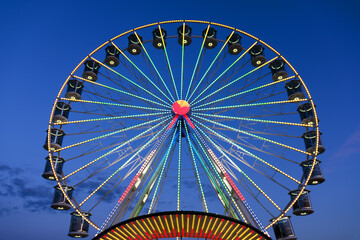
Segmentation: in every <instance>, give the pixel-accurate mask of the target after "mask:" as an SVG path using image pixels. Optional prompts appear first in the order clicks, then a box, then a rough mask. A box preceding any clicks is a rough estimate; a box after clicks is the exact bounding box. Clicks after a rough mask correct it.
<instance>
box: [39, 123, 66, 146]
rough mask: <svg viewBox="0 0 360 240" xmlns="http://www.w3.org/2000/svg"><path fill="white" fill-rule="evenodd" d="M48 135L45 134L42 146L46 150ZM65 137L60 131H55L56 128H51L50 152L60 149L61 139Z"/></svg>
mask: <svg viewBox="0 0 360 240" xmlns="http://www.w3.org/2000/svg"><path fill="white" fill-rule="evenodd" d="M46 132H48V130H46ZM47 136H48V135H47V134H46V139H45V144H44V148H45V149H46V150H48V149H49V146H48V137H47ZM64 136H65V132H64V131H63V130H61V129H57V128H52V129H51V130H50V150H57V149H60V148H61V145H62V142H63V139H64Z"/></svg>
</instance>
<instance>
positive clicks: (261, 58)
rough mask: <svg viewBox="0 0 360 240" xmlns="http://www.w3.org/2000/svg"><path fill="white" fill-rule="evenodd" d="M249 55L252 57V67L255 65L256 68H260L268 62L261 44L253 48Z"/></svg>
mask: <svg viewBox="0 0 360 240" xmlns="http://www.w3.org/2000/svg"><path fill="white" fill-rule="evenodd" d="M249 54H250V56H251V65H253V66H254V67H259V66H261V65H262V64H264V63H265V62H266V58H265V55H264V47H263V46H261V45H260V44H256V45H255V46H253V47H252V48H251V49H250V51H249Z"/></svg>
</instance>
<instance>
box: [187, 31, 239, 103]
mask: <svg viewBox="0 0 360 240" xmlns="http://www.w3.org/2000/svg"><path fill="white" fill-rule="evenodd" d="M234 32H235V31H234V30H233V31H232V32H231V34H230V36H229V37H228V38H227V39H226V41H225V43H224V44H223V46H222V47H221V49H220V50H219V52H218V53H217V55H216V56H215V58H214V59H213V61H212V62H211V64H210V66H209V67H208V69H207V70H206V72H205V73H204V74H203V76H202V77H201V79H200V81H199V82H198V84H197V85H196V87H195V89H194V90H193V92H192V93H191V94H190V96H189V99H187V101H190V99H191V97H192V96H193V95H194V93H195V92H196V90H197V89H198V87H199V86H200V84H201V83H202V81H203V80H204V78H205V77H206V75H207V74H208V72H209V71H210V69H211V67H212V66H213V65H214V63H215V62H216V60H217V59H218V57H219V56H220V54H221V53H222V51H223V49H224V48H225V47H226V45H227V43H228V42H229V40H230V38H231V37H232V35H233V34H234Z"/></svg>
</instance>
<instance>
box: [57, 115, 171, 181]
mask: <svg viewBox="0 0 360 240" xmlns="http://www.w3.org/2000/svg"><path fill="white" fill-rule="evenodd" d="M167 120H169V118H167V119H165V120H164V121H162V122H160V123H158V124H156V125H154V126H153V127H151V128H149V129H147V130H145V131H143V132H141V133H140V134H138V135H136V136H135V137H133V138H131V139H129V140H127V141H125V142H123V143H122V144H120V145H119V146H117V147H115V148H113V149H112V150H110V151H108V152H107V153H105V154H103V155H101V156H100V157H98V158H96V159H95V160H93V161H91V162H89V163H87V164H86V165H84V166H82V167H80V168H79V169H77V170H75V171H74V172H72V173H70V174H68V175H66V176H65V177H63V178H62V179H63V180H65V179H67V178H69V177H70V176H72V175H74V174H75V173H77V172H79V171H81V170H83V169H85V168H87V167H88V166H90V165H92V164H94V163H95V162H97V161H99V160H100V159H102V158H104V157H106V156H107V155H109V154H111V153H113V152H115V151H116V150H118V149H119V148H121V147H123V146H125V145H126V144H129V143H131V142H132V141H134V140H137V139H138V138H139V137H141V136H142V135H144V134H145V133H147V132H150V131H151V130H153V129H155V128H157V127H158V126H160V125H161V124H164V123H165V122H166V121H167ZM156 135H157V134H156Z"/></svg>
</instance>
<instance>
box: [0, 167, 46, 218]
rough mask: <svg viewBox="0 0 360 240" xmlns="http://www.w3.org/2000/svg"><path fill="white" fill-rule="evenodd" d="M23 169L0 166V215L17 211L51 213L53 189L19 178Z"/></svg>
mask: <svg viewBox="0 0 360 240" xmlns="http://www.w3.org/2000/svg"><path fill="white" fill-rule="evenodd" d="M23 172H26V171H25V170H24V169H20V168H13V167H10V166H8V165H4V164H3V165H0V180H1V182H2V184H1V185H0V202H1V203H2V204H0V205H1V207H0V215H2V216H4V215H9V214H14V213H17V212H18V211H24V210H25V211H29V212H39V211H43V212H52V211H51V210H52V209H51V208H50V204H51V201H52V195H53V189H52V188H49V186H48V185H46V184H36V183H35V182H34V181H31V179H28V178H27V177H20V173H23ZM4 203H5V204H4Z"/></svg>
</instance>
